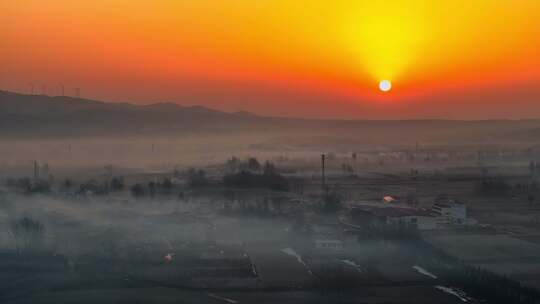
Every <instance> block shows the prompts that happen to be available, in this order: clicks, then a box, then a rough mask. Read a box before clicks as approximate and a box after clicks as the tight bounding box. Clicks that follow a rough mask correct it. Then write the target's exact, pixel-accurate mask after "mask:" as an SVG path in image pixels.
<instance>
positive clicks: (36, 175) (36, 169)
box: [34, 160, 39, 179]
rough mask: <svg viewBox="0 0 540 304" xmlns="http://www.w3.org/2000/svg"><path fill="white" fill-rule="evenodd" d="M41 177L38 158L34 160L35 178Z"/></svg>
mask: <svg viewBox="0 0 540 304" xmlns="http://www.w3.org/2000/svg"><path fill="white" fill-rule="evenodd" d="M38 177H39V165H38V162H37V160H34V179H38Z"/></svg>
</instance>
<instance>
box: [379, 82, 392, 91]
mask: <svg viewBox="0 0 540 304" xmlns="http://www.w3.org/2000/svg"><path fill="white" fill-rule="evenodd" d="M391 89H392V82H390V80H381V82H379V90H381V91H383V92H388V91H390V90H391Z"/></svg>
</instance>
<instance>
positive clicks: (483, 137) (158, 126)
mask: <svg viewBox="0 0 540 304" xmlns="http://www.w3.org/2000/svg"><path fill="white" fill-rule="evenodd" d="M538 130H540V120H517V121H515V120H485V121H455V120H454V121H453V120H402V121H399V120H396V121H393V120H373V121H370V120H321V119H301V118H273V117H264V116H257V115H254V114H252V113H249V112H244V111H239V112H236V113H226V112H222V111H217V110H213V109H209V108H205V107H202V106H189V107H186V106H180V105H177V104H174V103H157V104H152V105H133V104H129V103H105V102H101V101H95V100H88V99H80V98H72V97H64V96H57V97H49V96H44V95H23V94H17V93H12V92H6V91H0V138H50V137H87V136H90V137H103V136H107V137H110V136H140V135H151V136H161V135H162V136H167V135H176V134H188V133H189V134H231V133H250V134H266V136H270V137H269V138H271V137H272V136H274V137H279V138H289V139H288V141H289V142H290V143H291V144H296V145H302V144H303V143H312V142H322V143H325V142H326V143H339V142H347V141H355V142H359V143H364V142H366V143H379V144H381V143H382V144H385V143H396V142H398V143H407V144H410V143H411V142H412V143H414V142H415V141H418V140H420V141H434V142H439V143H443V144H444V143H445V142H447V141H448V142H462V141H463V142H478V141H482V142H496V141H516V140H517V141H523V142H528V141H538V140H539V138H538V136H537V134H538Z"/></svg>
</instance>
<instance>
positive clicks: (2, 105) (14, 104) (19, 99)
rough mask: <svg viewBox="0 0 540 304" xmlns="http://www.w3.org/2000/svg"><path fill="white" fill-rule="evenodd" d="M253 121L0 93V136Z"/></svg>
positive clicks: (231, 126) (148, 130)
mask: <svg viewBox="0 0 540 304" xmlns="http://www.w3.org/2000/svg"><path fill="white" fill-rule="evenodd" d="M255 119H257V116H256V115H253V114H248V113H246V112H239V113H235V114H232V113H226V112H221V111H216V110H212V109H209V108H205V107H201V106H191V107H185V106H180V105H177V104H174V103H157V104H152V105H133V104H128V103H105V102H101V101H95V100H88V99H80V98H73V97H65V96H57V97H49V96H44V95H23V94H17V93H12V92H6V91H0V127H1V130H0V136H2V137H12V136H32V137H34V136H37V137H38V136H46V137H49V136H85V135H88V136H107V135H122V134H126V135H137V134H155V133H166V134H167V133H179V132H180V133H183V132H222V131H227V130H236V129H238V128H242V127H244V126H245V125H246V124H249V123H252V120H255Z"/></svg>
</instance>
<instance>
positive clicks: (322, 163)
mask: <svg viewBox="0 0 540 304" xmlns="http://www.w3.org/2000/svg"><path fill="white" fill-rule="evenodd" d="M325 159H326V155H324V153H323V154H321V166H322V180H321V182H322V184H321V186H322V188H323V189H325V188H326V177H325V172H324V170H325V168H324V165H325V164H324V161H325Z"/></svg>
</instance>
